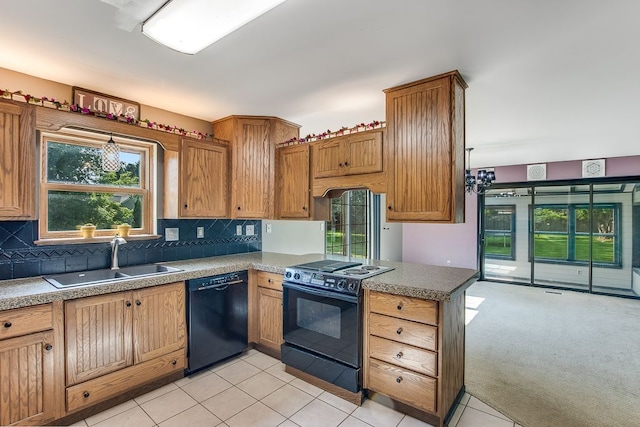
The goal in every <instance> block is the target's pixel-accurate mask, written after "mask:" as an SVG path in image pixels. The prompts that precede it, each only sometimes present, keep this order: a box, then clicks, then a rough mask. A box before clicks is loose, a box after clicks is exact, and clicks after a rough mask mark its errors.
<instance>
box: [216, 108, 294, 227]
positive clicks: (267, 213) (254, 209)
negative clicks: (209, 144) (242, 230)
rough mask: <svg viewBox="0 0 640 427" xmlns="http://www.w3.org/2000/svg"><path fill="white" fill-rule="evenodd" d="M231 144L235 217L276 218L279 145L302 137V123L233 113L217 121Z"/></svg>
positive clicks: (221, 134) (220, 133)
mask: <svg viewBox="0 0 640 427" xmlns="http://www.w3.org/2000/svg"><path fill="white" fill-rule="evenodd" d="M213 132H214V134H215V135H216V137H217V138H221V139H225V140H228V141H229V142H230V144H231V152H232V154H231V159H232V160H231V163H232V169H231V171H232V172H231V176H232V178H231V203H230V208H231V212H230V217H231V218H275V206H274V202H273V201H274V199H275V185H276V184H275V167H274V166H275V144H277V143H280V142H284V141H286V140H288V139H291V138H293V137H296V138H297V137H298V134H299V126H298V125H295V124H293V123H289V122H286V121H284V120H282V119H279V118H276V117H261V116H229V117H226V118H224V119H220V120H217V121H215V122H213Z"/></svg>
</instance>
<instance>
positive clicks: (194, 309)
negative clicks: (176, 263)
mask: <svg viewBox="0 0 640 427" xmlns="http://www.w3.org/2000/svg"><path fill="white" fill-rule="evenodd" d="M247 278H248V275H247V272H246V271H242V272H239V273H228V274H222V275H219V276H213V277H203V278H200V279H193V280H188V281H187V284H186V286H187V333H188V343H189V345H188V348H189V350H188V359H189V364H188V368H187V369H186V371H185V373H186V374H187V375H190V374H192V373H194V372H196V371H199V370H201V369H204V368H206V367H208V366H211V365H213V364H214V363H217V362H219V361H221V360H224V359H226V358H228V357H231V356H233V355H235V354H238V353H240V352H242V351H243V350H245V349H246V348H247V332H248V328H247V326H248V325H247V293H248V289H247Z"/></svg>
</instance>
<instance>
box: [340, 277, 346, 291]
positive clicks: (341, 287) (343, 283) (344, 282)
mask: <svg viewBox="0 0 640 427" xmlns="http://www.w3.org/2000/svg"><path fill="white" fill-rule="evenodd" d="M346 284H347V281H346V280H345V279H340V280H338V289H344V287H345V285H346Z"/></svg>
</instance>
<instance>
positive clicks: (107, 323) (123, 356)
mask: <svg viewBox="0 0 640 427" xmlns="http://www.w3.org/2000/svg"><path fill="white" fill-rule="evenodd" d="M132 311H133V308H132V303H131V292H119V293H115V294H107V295H100V296H95V297H87V298H80V299H76V300H72V301H67V302H66V303H65V332H66V342H67V385H68V386H70V385H73V384H78V383H81V382H83V381H87V380H89V379H91V378H96V377H99V376H101V375H104V374H107V373H109V372H113V371H117V370H118V369H122V368H124V367H127V366H129V365H131V364H132V363H133V353H132V350H131V322H132Z"/></svg>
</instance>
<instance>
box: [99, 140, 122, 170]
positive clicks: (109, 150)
mask: <svg viewBox="0 0 640 427" xmlns="http://www.w3.org/2000/svg"><path fill="white" fill-rule="evenodd" d="M102 170H103V171H105V172H117V171H119V170H120V147H119V146H118V144H116V142H115V141H114V140H113V134H112V135H111V136H110V137H109V141H107V142H106V144H104V145H103V146H102Z"/></svg>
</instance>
